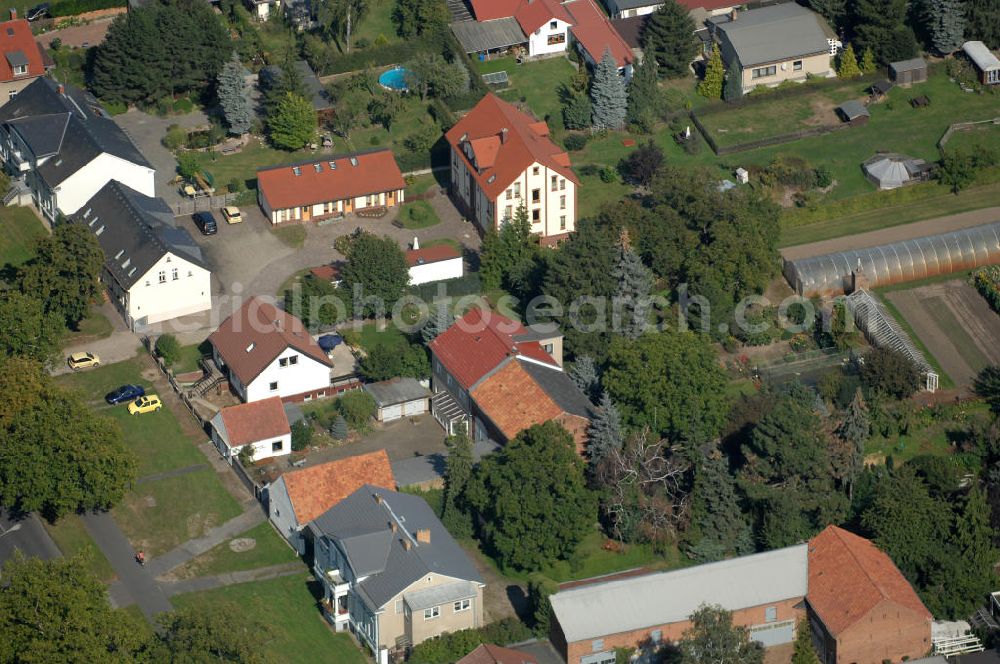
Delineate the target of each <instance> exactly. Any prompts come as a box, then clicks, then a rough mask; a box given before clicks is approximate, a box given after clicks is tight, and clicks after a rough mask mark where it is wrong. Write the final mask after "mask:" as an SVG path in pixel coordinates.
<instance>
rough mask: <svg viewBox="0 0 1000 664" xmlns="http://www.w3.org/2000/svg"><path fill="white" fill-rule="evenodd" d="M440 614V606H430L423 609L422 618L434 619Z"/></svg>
mask: <svg viewBox="0 0 1000 664" xmlns="http://www.w3.org/2000/svg"><path fill="white" fill-rule="evenodd" d="M440 615H441V607H440V606H432V607H431V608H429V609H424V620H434V619H435V618H437V617H438V616H440Z"/></svg>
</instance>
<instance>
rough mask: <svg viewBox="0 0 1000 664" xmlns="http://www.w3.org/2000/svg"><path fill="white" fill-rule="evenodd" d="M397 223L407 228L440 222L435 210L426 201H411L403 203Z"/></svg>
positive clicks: (416, 227) (425, 226)
mask: <svg viewBox="0 0 1000 664" xmlns="http://www.w3.org/2000/svg"><path fill="white" fill-rule="evenodd" d="M399 223H401V224H402V225H403V228H406V229H408V230H411V231H412V230H417V229H419V228H430V227H431V226H436V225H438V224H440V223H441V219H440V218H439V217H438V216H437V212H435V211H434V208H433V207H431V204H430V203H428V202H427V201H411V202H409V203H406V204H405V205H403V209H402V210H401V211H400V213H399Z"/></svg>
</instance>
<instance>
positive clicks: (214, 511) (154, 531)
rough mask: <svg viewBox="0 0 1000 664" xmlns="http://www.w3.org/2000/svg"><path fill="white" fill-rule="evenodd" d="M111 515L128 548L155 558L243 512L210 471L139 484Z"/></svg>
mask: <svg viewBox="0 0 1000 664" xmlns="http://www.w3.org/2000/svg"><path fill="white" fill-rule="evenodd" d="M143 417H147V416H143ZM113 512H114V517H115V521H117V522H118V525H120V526H121V527H122V530H124V531H125V533H126V534H127V535H128V537H129V540H130V541H131V542H132V545H133V546H134V547H136V548H137V549H144V550H145V551H146V552H147V553H148V554H149V555H150V557H155V556H157V555H160V554H162V553H165V552H167V551H169V550H171V549H173V548H174V547H176V546H179V545H180V544H183V543H184V542H186V541H187V540H189V539H191V538H193V537H201V536H202V535H204V534H205V533H206V532H207V531H208V530H209V529H211V528H214V527H215V526H218V525H221V524H222V523H224V522H225V521H228V520H229V519H232V518H233V517H235V516H238V515H239V514H240V512H241V508H240V505H239V503H237V502H236V500H235V499H234V498H233V497H232V496H231V495H230V494H229V492H228V491H226V488H225V487H224V486H223V485H222V482H221V481H220V480H219V477H218V475H216V472H215V470H214V469H212V468H211V467H208V468H203V469H201V470H196V471H194V472H190V473H185V474H184V475H179V476H176V477H169V478H166V479H161V480H156V481H154V482H143V483H142V484H138V485H136V486H135V487H134V488H133V490H132V491H131V492H129V493H128V494H126V495H125V500H124V501H122V503H121V504H120V505H118V506H117V507H115V508H114V510H113Z"/></svg>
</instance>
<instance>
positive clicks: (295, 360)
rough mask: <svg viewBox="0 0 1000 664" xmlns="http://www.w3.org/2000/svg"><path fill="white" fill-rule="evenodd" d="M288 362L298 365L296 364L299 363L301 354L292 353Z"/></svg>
mask: <svg viewBox="0 0 1000 664" xmlns="http://www.w3.org/2000/svg"><path fill="white" fill-rule="evenodd" d="M288 363H289V364H291V365H293V366H294V365H296V364H298V363H299V356H298V355H292V356H291V357H290V358H288Z"/></svg>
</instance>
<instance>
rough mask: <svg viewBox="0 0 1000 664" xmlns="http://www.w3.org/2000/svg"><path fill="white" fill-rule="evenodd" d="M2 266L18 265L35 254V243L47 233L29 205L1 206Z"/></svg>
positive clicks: (0, 242)
mask: <svg viewBox="0 0 1000 664" xmlns="http://www.w3.org/2000/svg"><path fill="white" fill-rule="evenodd" d="M0 228H2V229H3V232H2V233H0V267H3V266H4V265H13V266H14V267H18V266H20V265H22V264H23V263H25V262H27V261H28V260H29V259H31V257H32V256H34V255H35V243H37V242H38V240H39V239H40V238H42V237H44V236H45V235H46V234H47V233H46V231H45V226H43V225H42V222H41V221H39V220H38V217H37V216H36V215H35V213H34V211H32V209H31V208H27V207H0Z"/></svg>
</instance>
